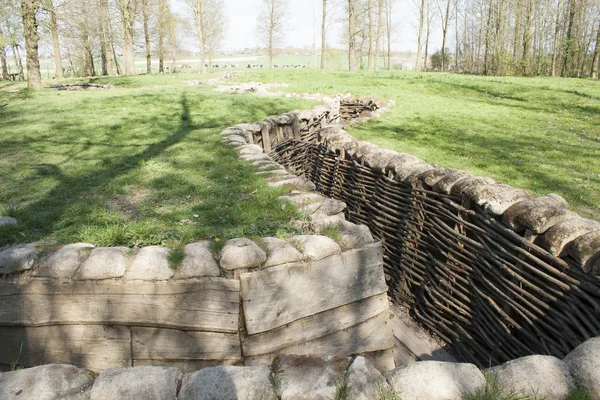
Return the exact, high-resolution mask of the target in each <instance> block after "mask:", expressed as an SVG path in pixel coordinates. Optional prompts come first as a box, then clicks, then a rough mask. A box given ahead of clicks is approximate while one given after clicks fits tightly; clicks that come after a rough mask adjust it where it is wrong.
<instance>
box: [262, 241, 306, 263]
mask: <svg viewBox="0 0 600 400" xmlns="http://www.w3.org/2000/svg"><path fill="white" fill-rule="evenodd" d="M263 242H264V244H265V246H266V247H267V260H266V261H265V263H264V264H263V268H268V267H274V266H276V265H282V264H288V263H293V262H298V261H302V258H303V257H304V256H303V255H302V253H300V252H299V251H298V250H296V248H295V247H294V246H292V245H291V244H289V243H288V242H286V241H285V240H283V239H278V238H273V237H266V238H263Z"/></svg>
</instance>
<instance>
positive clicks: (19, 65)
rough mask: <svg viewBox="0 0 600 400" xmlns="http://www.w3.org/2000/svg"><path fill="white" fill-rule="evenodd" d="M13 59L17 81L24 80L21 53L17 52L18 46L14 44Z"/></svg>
mask: <svg viewBox="0 0 600 400" xmlns="http://www.w3.org/2000/svg"><path fill="white" fill-rule="evenodd" d="M12 50H13V57H14V59H15V65H16V66H17V71H18V74H19V79H21V80H24V79H25V72H24V70H23V63H22V62H21V52H20V51H19V45H18V44H16V43H14V44H13V45H12Z"/></svg>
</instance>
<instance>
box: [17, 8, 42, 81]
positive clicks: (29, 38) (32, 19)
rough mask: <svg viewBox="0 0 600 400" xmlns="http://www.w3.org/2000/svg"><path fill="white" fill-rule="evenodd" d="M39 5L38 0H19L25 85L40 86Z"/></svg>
mask: <svg viewBox="0 0 600 400" xmlns="http://www.w3.org/2000/svg"><path fill="white" fill-rule="evenodd" d="M39 7H40V1H39V0H21V17H22V18H23V36H24V37H25V52H26V54H27V86H28V87H29V88H41V87H42V75H41V73H40V59H39V55H38V24H37V18H36V13H37V11H38V9H39Z"/></svg>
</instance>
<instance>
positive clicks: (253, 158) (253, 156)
mask: <svg viewBox="0 0 600 400" xmlns="http://www.w3.org/2000/svg"><path fill="white" fill-rule="evenodd" d="M240 158H241V159H242V160H245V161H249V162H253V161H261V160H264V161H270V162H272V161H273V160H272V159H271V157H269V156H268V155H266V154H263V153H260V154H244V155H241V156H240Z"/></svg>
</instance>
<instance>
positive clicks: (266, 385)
mask: <svg viewBox="0 0 600 400" xmlns="http://www.w3.org/2000/svg"><path fill="white" fill-rule="evenodd" d="M270 375H271V371H270V370H269V367H267V366H256V367H236V366H219V367H208V368H204V369H201V370H199V371H196V372H193V373H191V374H187V375H185V376H184V377H183V382H182V385H181V391H180V392H179V400H237V399H240V400H243V399H260V400H276V399H277V394H276V393H275V390H274V388H273V385H272V384H271V378H270Z"/></svg>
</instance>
